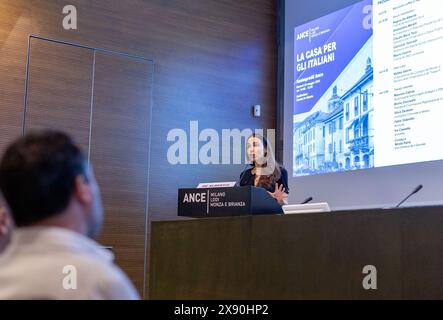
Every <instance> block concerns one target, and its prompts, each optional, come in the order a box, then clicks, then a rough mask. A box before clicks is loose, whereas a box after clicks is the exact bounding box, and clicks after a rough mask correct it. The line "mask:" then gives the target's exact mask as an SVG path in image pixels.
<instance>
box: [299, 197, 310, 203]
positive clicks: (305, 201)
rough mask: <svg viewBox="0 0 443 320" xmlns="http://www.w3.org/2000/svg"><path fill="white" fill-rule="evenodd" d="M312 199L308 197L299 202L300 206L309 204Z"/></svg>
mask: <svg viewBox="0 0 443 320" xmlns="http://www.w3.org/2000/svg"><path fill="white" fill-rule="evenodd" d="M312 199H313V198H312V197H309V198H306V199H305V200H304V201H303V202H301V203H300V204H306V203H308V202H311V201H312Z"/></svg>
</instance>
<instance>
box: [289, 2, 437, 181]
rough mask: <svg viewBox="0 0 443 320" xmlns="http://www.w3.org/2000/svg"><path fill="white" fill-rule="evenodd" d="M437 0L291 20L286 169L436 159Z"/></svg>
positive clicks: (308, 171)
mask: <svg viewBox="0 0 443 320" xmlns="http://www.w3.org/2000/svg"><path fill="white" fill-rule="evenodd" d="M439 4H440V3H439V1H436V0H410V1H407V0H406V1H405V0H385V1H374V2H373V1H372V0H365V1H360V2H357V3H355V4H353V5H350V6H348V7H346V8H344V9H341V10H338V11H335V12H333V13H331V14H328V15H326V16H324V17H322V18H319V19H315V20H313V21H311V22H308V23H305V24H302V25H300V26H296V27H295V28H293V39H294V40H293V41H294V44H293V45H294V55H293V61H294V64H293V70H292V73H293V77H294V78H293V86H292V90H293V95H292V96H293V99H292V100H293V101H292V106H293V159H292V160H293V161H292V165H293V168H292V169H293V170H292V172H293V176H294V177H296V176H308V175H317V174H324V173H332V172H341V171H348V170H357V169H364V168H373V167H385V166H391V165H400V164H411V163H417V162H425V161H433V160H440V159H443V148H442V147H441V143H440V141H439V140H440V137H441V136H442V134H443V126H442V125H441V119H442V116H443V109H442V107H441V102H442V101H441V100H442V99H443V74H442V72H441V62H440V61H441V59H439V57H438V56H439V53H440V52H441V48H443V18H441V16H442V15H441V13H440V12H439V10H436V8H438V5H439Z"/></svg>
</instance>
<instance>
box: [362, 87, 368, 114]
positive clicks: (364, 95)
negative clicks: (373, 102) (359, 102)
mask: <svg viewBox="0 0 443 320" xmlns="http://www.w3.org/2000/svg"><path fill="white" fill-rule="evenodd" d="M366 111H368V90H366V91H365V92H363V112H366Z"/></svg>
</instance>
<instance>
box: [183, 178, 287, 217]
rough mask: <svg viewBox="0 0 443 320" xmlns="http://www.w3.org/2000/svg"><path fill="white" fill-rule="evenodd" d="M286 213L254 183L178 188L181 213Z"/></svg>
mask: <svg viewBox="0 0 443 320" xmlns="http://www.w3.org/2000/svg"><path fill="white" fill-rule="evenodd" d="M275 213H283V211H282V208H281V206H280V205H279V204H278V203H277V201H276V200H275V199H274V198H272V197H271V196H270V195H269V194H268V192H267V191H266V190H265V189H262V188H256V187H251V186H245V187H232V188H200V189H198V188H192V189H179V190H178V215H179V216H185V217H196V218H197V217H226V216H241V215H251V214H254V215H257V214H275Z"/></svg>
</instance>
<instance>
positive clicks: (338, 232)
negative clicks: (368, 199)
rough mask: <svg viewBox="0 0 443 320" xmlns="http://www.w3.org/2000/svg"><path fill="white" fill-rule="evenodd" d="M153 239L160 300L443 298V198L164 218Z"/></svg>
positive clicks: (154, 290)
mask: <svg viewBox="0 0 443 320" xmlns="http://www.w3.org/2000/svg"><path fill="white" fill-rule="evenodd" d="M150 246H151V249H150V269H149V270H150V274H149V279H150V282H149V297H150V298H152V299H426V298H434V299H438V298H439V299H443V207H420V208H403V209H389V210H386V209H385V210H382V209H375V210H362V211H347V212H334V213H320V214H302V215H266V216H245V217H230V218H209V219H193V220H186V221H183V220H182V221H158V222H155V221H154V222H152V227H151V242H150ZM367 265H373V266H375V267H376V269H377V290H365V289H364V288H363V285H362V283H363V279H364V277H365V276H366V274H363V268H364V267H365V266H367Z"/></svg>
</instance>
